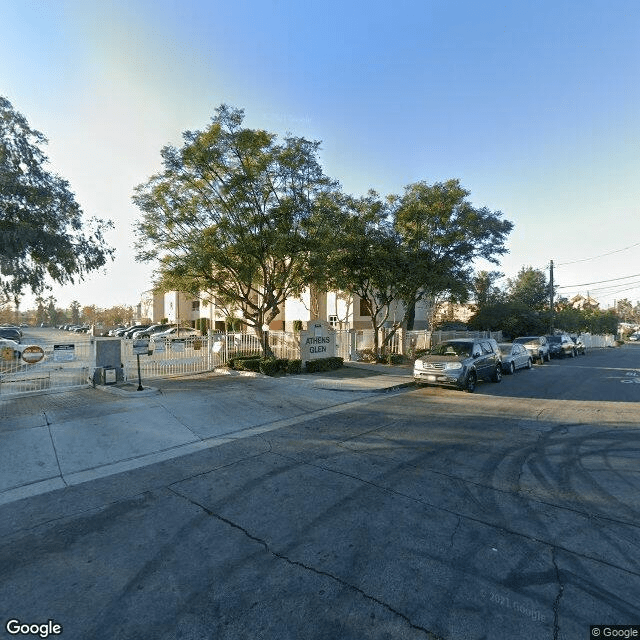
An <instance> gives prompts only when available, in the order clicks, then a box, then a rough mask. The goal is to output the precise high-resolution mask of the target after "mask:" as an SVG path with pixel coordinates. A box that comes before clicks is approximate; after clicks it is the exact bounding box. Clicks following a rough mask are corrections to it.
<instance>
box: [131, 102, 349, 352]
mask: <svg viewBox="0 0 640 640" xmlns="http://www.w3.org/2000/svg"><path fill="white" fill-rule="evenodd" d="M243 120H244V112H243V111H242V110H240V109H234V108H231V107H228V106H226V105H221V106H220V107H218V109H217V110H216V115H215V116H214V117H213V118H212V120H211V124H210V125H209V126H208V127H207V128H206V129H204V130H203V131H193V132H192V131H187V132H185V133H184V134H183V139H184V144H183V146H182V148H180V149H177V148H175V147H172V146H167V147H165V148H164V149H163V150H162V160H163V165H164V171H163V172H162V173H159V174H157V175H155V176H152V177H151V178H150V179H149V180H148V181H147V182H146V183H144V184H141V185H139V186H138V187H137V188H136V191H135V195H134V202H135V204H136V205H137V206H138V207H139V208H140V210H141V212H142V217H141V219H140V220H139V222H138V223H137V229H138V233H139V237H140V238H141V240H140V242H139V243H138V244H137V252H138V253H137V258H138V260H143V261H148V260H155V259H156V258H157V257H158V255H159V256H160V266H159V278H158V280H157V282H156V286H157V288H158V289H160V290H173V289H176V290H182V291H186V292H190V293H192V294H194V295H199V293H200V292H204V293H205V296H206V297H207V298H210V299H212V298H213V297H214V296H215V297H216V299H217V302H218V303H219V305H220V306H221V307H222V308H223V310H224V311H225V313H226V314H227V315H228V316H235V315H236V314H237V312H238V311H240V312H241V313H242V317H243V321H244V322H245V323H246V324H247V325H248V326H249V327H250V328H252V329H253V331H254V332H255V333H256V334H257V335H258V337H259V338H260V342H261V344H263V340H262V337H263V336H262V326H263V325H264V324H267V325H268V324H269V323H270V322H271V321H272V320H273V319H274V318H275V317H276V316H277V315H278V313H279V312H280V308H281V305H282V304H283V303H284V301H285V300H286V298H288V297H289V296H298V295H300V293H301V292H302V290H303V289H304V288H305V287H306V286H307V285H308V284H309V283H310V282H311V281H313V279H314V270H316V269H317V268H318V265H319V264H321V261H320V258H319V257H318V246H319V242H320V240H321V238H322V237H325V238H326V237H327V236H328V234H329V233H330V231H331V229H332V225H331V220H330V216H329V215H327V214H328V213H330V209H328V208H326V207H325V202H327V203H329V200H328V199H327V198H328V196H329V194H330V193H331V192H332V191H333V190H334V189H336V186H337V185H336V184H335V183H334V182H333V181H331V180H330V179H329V178H327V176H325V175H324V173H323V171H322V168H321V167H320V164H319V161H318V158H317V155H318V150H319V143H318V142H312V141H309V140H306V139H305V138H297V137H291V136H289V137H287V138H285V139H284V141H283V142H282V143H278V142H277V140H276V136H275V135H274V134H272V133H268V132H266V131H263V130H255V129H248V128H243V127H242V122H243Z"/></svg>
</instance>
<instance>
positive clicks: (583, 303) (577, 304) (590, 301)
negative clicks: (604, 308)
mask: <svg viewBox="0 0 640 640" xmlns="http://www.w3.org/2000/svg"><path fill="white" fill-rule="evenodd" d="M569 305H570V306H571V308H572V309H580V311H585V310H587V309H592V310H593V309H599V308H600V303H599V302H598V301H597V300H595V299H594V298H592V297H591V296H590V295H587V297H586V298H585V297H584V296H582V295H577V296H575V297H573V298H571V300H569Z"/></svg>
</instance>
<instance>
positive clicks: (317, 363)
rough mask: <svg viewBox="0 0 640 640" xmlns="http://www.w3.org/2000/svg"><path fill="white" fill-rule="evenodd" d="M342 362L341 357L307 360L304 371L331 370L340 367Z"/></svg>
mask: <svg viewBox="0 0 640 640" xmlns="http://www.w3.org/2000/svg"><path fill="white" fill-rule="evenodd" d="M343 364H344V359H343V358H320V359H318V360H307V365H306V368H305V370H306V372H307V373H316V372H317V371H332V370H333V369H340V368H341V367H342V365H343Z"/></svg>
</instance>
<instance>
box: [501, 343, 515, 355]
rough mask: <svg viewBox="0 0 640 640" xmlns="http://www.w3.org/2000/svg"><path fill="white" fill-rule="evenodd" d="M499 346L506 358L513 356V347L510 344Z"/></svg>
mask: <svg viewBox="0 0 640 640" xmlns="http://www.w3.org/2000/svg"><path fill="white" fill-rule="evenodd" d="M498 346H499V347H500V353H502V354H503V355H505V356H510V355H511V349H512V346H511V345H510V344H501V345H498Z"/></svg>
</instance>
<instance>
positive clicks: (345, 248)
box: [317, 191, 407, 354]
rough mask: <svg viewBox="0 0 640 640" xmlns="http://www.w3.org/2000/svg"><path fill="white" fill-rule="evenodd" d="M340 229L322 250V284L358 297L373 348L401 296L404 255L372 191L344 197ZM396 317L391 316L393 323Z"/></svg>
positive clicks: (381, 206)
mask: <svg viewBox="0 0 640 640" xmlns="http://www.w3.org/2000/svg"><path fill="white" fill-rule="evenodd" d="M341 211H342V215H343V217H342V219H341V221H340V223H339V228H340V234H339V237H337V238H336V239H335V241H334V245H333V247H332V249H331V251H329V252H328V253H327V257H326V260H327V262H326V267H327V268H326V269H325V271H321V270H318V272H317V273H318V274H319V275H323V274H324V275H325V277H326V282H325V283H324V284H325V287H327V288H333V289H336V290H339V291H343V292H347V293H349V294H351V295H352V296H357V297H359V298H360V299H361V300H362V301H363V304H364V306H365V307H366V311H367V315H369V317H370V319H371V328H372V329H373V336H374V338H373V340H374V351H375V353H376V354H377V353H379V352H380V330H381V328H382V327H383V326H384V325H385V324H386V323H387V322H388V321H389V318H390V314H391V311H392V309H393V305H394V303H397V302H398V301H399V300H400V295H401V294H400V292H401V287H402V283H403V279H404V278H406V274H407V268H406V267H407V265H406V263H405V258H406V255H405V253H404V252H403V249H402V246H401V243H400V238H399V236H398V235H397V233H396V232H395V230H394V229H393V225H392V224H391V222H390V221H389V216H388V209H387V205H386V204H385V202H383V201H382V200H381V199H380V197H379V196H378V194H377V193H376V192H375V191H369V193H368V194H367V196H365V197H363V198H352V197H344V198H342V202H341ZM399 320H402V317H401V318H399V319H398V318H395V322H394V326H396V325H399Z"/></svg>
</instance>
